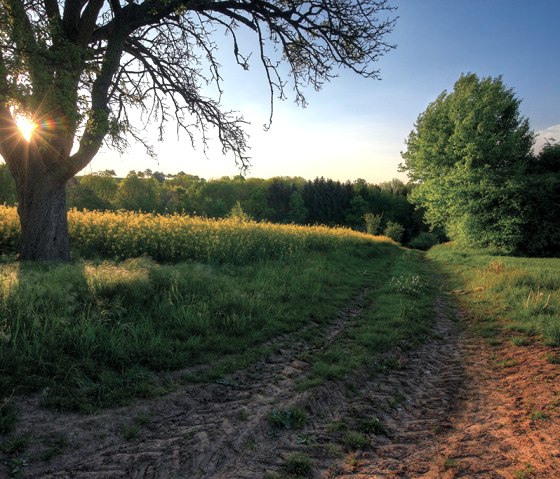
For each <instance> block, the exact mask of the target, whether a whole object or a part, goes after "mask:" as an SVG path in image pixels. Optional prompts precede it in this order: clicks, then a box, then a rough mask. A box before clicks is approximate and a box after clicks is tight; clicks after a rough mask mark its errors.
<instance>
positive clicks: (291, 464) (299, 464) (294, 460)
mask: <svg viewBox="0 0 560 479" xmlns="http://www.w3.org/2000/svg"><path fill="white" fill-rule="evenodd" d="M284 470H285V471H286V472H287V473H288V474H290V475H292V476H297V477H311V475H312V473H313V463H312V462H311V458H310V457H309V455H308V454H305V453H304V452H292V453H291V454H289V455H288V457H287V458H286V463H285V464H284Z"/></svg>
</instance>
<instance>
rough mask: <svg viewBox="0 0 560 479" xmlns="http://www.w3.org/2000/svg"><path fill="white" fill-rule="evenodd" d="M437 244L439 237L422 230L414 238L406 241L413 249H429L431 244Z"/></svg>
mask: <svg viewBox="0 0 560 479" xmlns="http://www.w3.org/2000/svg"><path fill="white" fill-rule="evenodd" d="M436 244H439V238H438V236H437V235H436V234H435V233H430V232H427V231H425V232H423V233H420V234H419V235H418V236H417V237H416V238H414V239H413V240H411V241H410V243H408V246H410V247H411V248H415V249H421V250H424V251H426V250H429V249H430V248H431V247H432V246H435V245H436Z"/></svg>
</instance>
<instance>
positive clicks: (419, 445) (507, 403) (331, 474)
mask: <svg viewBox="0 0 560 479" xmlns="http://www.w3.org/2000/svg"><path fill="white" fill-rule="evenodd" d="M364 296H365V294H364V293H362V294H361V295H359V296H357V297H356V298H355V300H354V301H353V302H352V303H351V304H349V305H348V307H347V308H345V309H344V310H342V311H341V312H340V314H339V316H338V318H337V319H336V321H335V322H334V323H333V324H331V325H330V326H329V327H327V328H325V329H324V330H323V332H322V333H321V337H320V338H318V340H317V341H315V342H314V345H310V344H309V343H307V342H305V341H302V340H301V339H298V338H297V335H294V337H292V338H284V341H283V344H284V346H283V347H282V348H281V349H279V350H278V351H277V352H276V353H275V354H273V355H271V356H269V357H268V358H266V359H265V360H263V361H260V362H258V363H256V364H255V365H253V366H251V367H249V368H247V369H245V370H243V371H240V372H238V373H236V374H234V375H232V376H230V377H228V378H227V379H224V380H223V381H219V383H210V384H202V385H190V386H184V387H181V388H180V389H178V390H176V391H175V392H173V393H172V394H169V395H167V396H165V397H161V398H155V399H152V400H145V401H140V402H138V403H137V404H136V405H135V406H134V407H131V408H119V409H116V410H109V411H104V412H102V413H100V414H97V415H93V416H83V415H78V414H67V413H66V414H62V413H55V412H52V411H45V410H43V409H41V408H39V407H38V402H39V398H38V397H31V398H29V397H28V398H21V399H20V404H19V408H20V410H21V411H23V414H22V419H21V421H20V424H19V427H18V433H29V434H30V448H29V450H28V451H27V453H26V454H27V456H28V458H29V465H28V466H27V467H26V468H25V469H24V477H28V478H74V477H75V478H96V479H97V478H99V479H103V478H173V477H177V478H189V479H190V478H259V479H261V478H263V477H266V475H267V474H275V473H278V474H279V476H276V477H282V475H283V474H284V471H285V470H284V467H285V464H286V459H287V457H288V456H289V454H290V453H292V452H295V451H298V452H304V453H306V454H308V455H309V457H310V458H311V459H312V462H313V472H312V474H311V475H310V477H316V478H319V477H323V478H345V479H361V478H403V479H404V478H417V477H418V478H420V477H422V478H460V477H463V478H516V479H518V478H521V479H522V478H530V477H535V478H537V477H538V478H545V479H553V478H554V479H558V478H560V445H559V444H560V439H559V438H560V428H559V424H560V421H559V419H560V418H559V412H560V377H559V375H560V374H559V373H560V368H559V366H558V365H554V364H550V363H549V362H547V361H546V360H545V358H544V356H545V355H546V353H547V351H549V350H548V349H547V348H544V347H542V346H536V345H533V346H523V347H518V346H512V345H511V344H509V343H508V344H507V345H504V346H501V347H492V348H491V347H489V346H487V345H486V343H484V342H483V341H482V340H479V339H476V338H473V337H472V336H471V335H470V334H469V333H468V332H466V331H467V330H465V329H464V328H460V327H458V322H457V321H456V319H455V318H454V313H453V311H452V310H450V309H449V308H448V307H447V306H445V304H444V303H443V302H438V305H437V306H436V312H435V316H436V319H435V325H434V331H435V332H434V335H433V337H432V338H430V339H429V340H428V341H427V342H426V343H424V344H423V345H421V346H419V347H416V348H414V349H411V350H408V349H407V350H404V349H400V348H399V349H396V350H394V351H392V352H391V354H388V355H384V357H383V358H377V359H375V360H374V361H373V360H372V364H371V366H370V367H369V368H367V369H368V370H366V371H362V372H360V373H356V374H355V375H353V376H352V377H349V378H347V380H346V381H338V382H329V383H327V384H325V385H324V386H320V387H317V388H314V389H310V390H307V391H299V390H298V388H297V384H298V380H301V379H302V378H304V377H305V374H306V372H307V371H308V370H309V367H310V365H309V364H308V363H307V362H305V361H304V360H302V358H305V357H309V355H310V354H313V353H314V352H317V351H320V350H322V349H324V348H326V347H327V346H328V345H329V344H331V343H332V342H333V341H336V340H337V338H338V337H339V336H340V335H341V334H343V333H344V331H345V330H346V328H347V327H349V326H350V325H351V324H353V323H354V322H355V321H359V320H360V317H361V312H362V309H363V307H365V305H364V301H363V298H364ZM296 408H297V409H303V410H305V411H306V412H307V420H306V422H305V425H304V427H303V428H301V429H284V428H274V427H273V426H272V425H271V423H270V420H269V419H270V414H271V412H272V411H288V410H294V409H296ZM372 424H377V425H380V426H382V427H383V429H384V431H383V432H380V431H379V430H372ZM373 429H375V428H373ZM351 432H356V433H360V432H361V433H362V434H365V435H366V436H365V437H366V439H367V440H368V441H369V445H366V446H365V447H362V450H359V451H351V450H350V449H352V448H353V445H352V444H351V441H349V440H348V435H349V434H350V433H351ZM57 437H64V438H65V444H64V447H62V448H61V450H60V451H57V454H55V455H54V457H51V458H50V459H49V460H44V459H41V457H43V458H45V453H46V452H47V451H48V450H49V447H52V444H53V439H55V438H57ZM362 437H363V436H362ZM1 459H2V458H0V460H1ZM1 467H2V466H0V477H3V476H2V474H4V475H6V476H7V474H8V469H7V468H6V467H5V466H4V467H5V468H4V469H1ZM269 477H274V476H269ZM284 477H285V475H284Z"/></svg>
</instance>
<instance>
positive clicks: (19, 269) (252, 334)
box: [0, 207, 435, 436]
mask: <svg viewBox="0 0 560 479" xmlns="http://www.w3.org/2000/svg"><path fill="white" fill-rule="evenodd" d="M15 217H16V216H15V210H13V209H10V208H6V207H0V243H1V244H2V245H3V246H4V247H5V248H4V250H6V249H8V250H9V249H10V248H12V247H13V246H14V245H15V244H16V243H17V234H18V233H17V225H16V226H14V224H15V223H14V218H15ZM10 218H11V219H10ZM69 221H70V224H71V226H70V230H71V234H72V235H73V236H72V238H73V248H74V250H75V251H78V252H79V254H80V257H78V258H77V259H76V260H75V261H74V262H73V263H71V264H49V263H34V264H29V263H25V262H17V261H15V260H14V257H13V256H9V255H8V256H6V255H4V256H1V257H0V391H13V392H15V393H21V392H31V391H42V392H43V395H42V397H43V403H44V404H45V405H47V406H50V407H54V408H57V409H61V410H79V411H83V412H92V411H95V410H97V409H99V408H103V407H110V406H117V405H124V404H128V403H131V402H133V401H134V400H136V399H137V398H143V397H151V396H154V395H159V394H164V393H166V392H168V391H170V390H172V389H174V388H176V387H177V385H178V384H180V383H182V382H185V381H207V380H217V381H226V380H227V379H224V377H225V376H226V375H227V374H229V373H231V372H233V371H235V370H237V369H239V368H243V367H245V366H247V365H248V364H250V363H252V362H254V361H256V360H258V359H259V358H262V357H263V356H264V355H266V354H269V353H270V352H271V351H272V349H273V348H277V347H279V341H280V342H281V341H288V342H289V341H290V338H292V340H293V338H298V340H306V341H310V342H313V341H316V340H317V338H320V336H321V335H320V334H319V333H320V331H321V330H322V329H324V328H325V326H326V325H328V324H330V323H332V322H333V321H335V320H336V313H337V312H338V311H339V310H340V308H342V307H343V306H344V305H347V304H348V303H349V302H350V301H351V300H352V298H354V297H355V296H356V294H357V293H358V292H359V291H361V290H363V289H364V288H366V287H367V288H368V293H367V295H366V296H365V297H364V298H363V301H362V302H363V305H362V306H363V311H361V312H360V314H357V315H355V316H356V317H355V318H354V319H353V320H352V321H351V323H352V324H350V327H349V328H348V330H347V331H345V332H344V333H343V334H341V335H340V337H337V338H336V339H337V340H336V341H333V342H332V343H331V344H330V345H329V347H327V348H326V349H325V350H324V351H322V352H321V353H320V354H316V355H314V356H313V357H310V358H306V359H308V360H309V361H310V362H311V363H312V364H313V366H312V368H311V373H310V374H309V375H308V377H307V378H306V379H305V380H304V381H303V382H302V384H301V385H300V386H301V387H302V388H308V387H313V386H315V385H318V384H322V383H323V382H325V381H327V380H330V379H341V378H344V377H345V376H347V375H348V373H350V372H353V371H356V370H358V369H360V368H363V367H366V368H371V370H372V371H374V370H376V368H377V363H376V357H377V356H378V355H380V354H381V353H383V352H386V351H388V350H389V349H390V348H392V347H394V346H396V345H397V344H399V345H401V346H403V345H413V344H414V343H416V342H418V341H420V340H421V338H422V337H423V336H425V335H426V334H427V333H428V332H429V330H430V326H431V319H432V318H431V317H432V308H433V301H434V296H435V289H434V287H433V286H432V284H433V283H434V282H433V281H432V279H431V275H432V274H433V270H432V269H431V266H430V265H429V263H427V262H424V261H423V256H422V253H420V252H417V251H408V250H404V249H401V248H398V247H397V246H396V245H395V244H394V243H393V242H391V241H389V240H387V239H384V238H381V239H379V238H374V237H372V236H369V235H365V234H361V233H356V232H352V231H350V230H344V229H329V228H324V227H309V228H306V227H299V226H293V225H287V226H281V225H270V224H257V223H252V222H240V221H234V220H228V221H219V222H215V221H206V220H201V219H197V218H188V217H179V216H177V215H173V216H154V215H142V214H136V213H122V214H117V213H107V214H102V213H97V212H89V213H78V212H72V213H71V214H70V216H69ZM189 241H190V242H189ZM10 245H11V246H10ZM135 255H141V256H140V257H135V258H134V257H133V258H127V257H126V256H135ZM147 255H149V256H147ZM80 258H82V259H80ZM84 258H90V259H84ZM110 258H113V259H110ZM114 258H119V259H114ZM156 260H159V262H158V261H156ZM177 261H178V262H177ZM170 262H172V263H170ZM373 304H374V305H375V307H371V306H372V305H373ZM279 338H280V339H279ZM282 338H283V339H282ZM381 362H382V361H381V360H380V363H381ZM199 366H204V367H199ZM174 371H177V372H176V373H175V372H174ZM12 413H13V411H12V410H11V409H10V408H9V407H6V408H3V409H2V410H0V426H1V427H4V428H9V427H12V426H10V421H12V419H10V418H11V417H13V414H12ZM3 424H4V425H3ZM133 426H134V427H136V426H138V425H136V424H135V425H133ZM136 434H137V433H136ZM127 435H132V436H134V435H135V434H134V430H131V431H130V433H127Z"/></svg>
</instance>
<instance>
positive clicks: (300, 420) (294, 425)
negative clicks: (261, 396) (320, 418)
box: [268, 408, 307, 429]
mask: <svg viewBox="0 0 560 479" xmlns="http://www.w3.org/2000/svg"><path fill="white" fill-rule="evenodd" d="M306 420H307V414H306V412H305V411H304V410H303V409H300V408H294V409H282V410H274V411H272V412H271V413H270V416H269V417H268V422H269V423H270V425H271V426H272V427H273V428H275V429H301V428H302V427H303V426H304V425H305V421H306Z"/></svg>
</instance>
